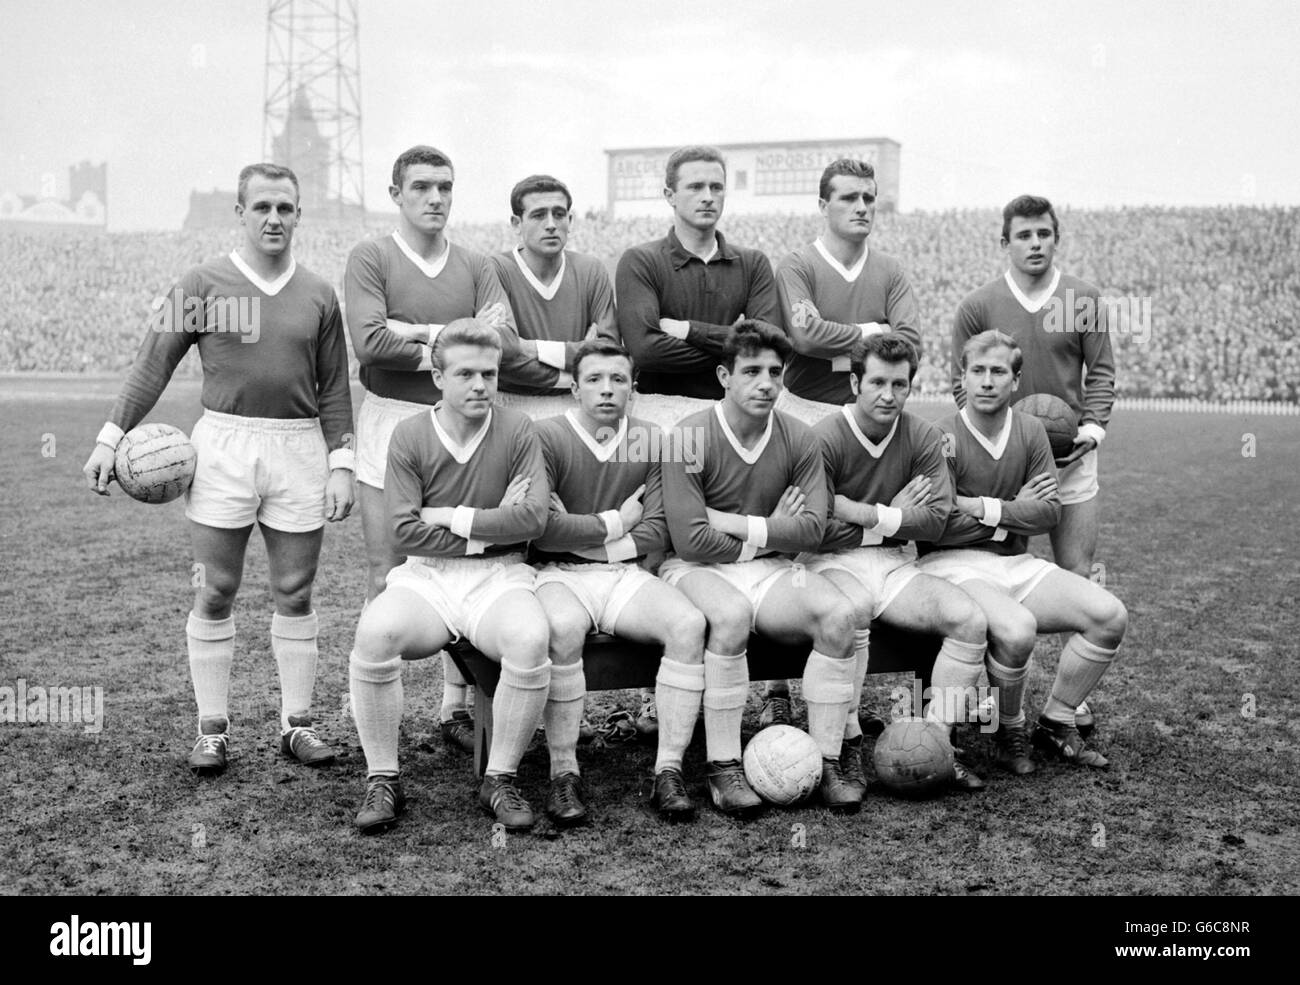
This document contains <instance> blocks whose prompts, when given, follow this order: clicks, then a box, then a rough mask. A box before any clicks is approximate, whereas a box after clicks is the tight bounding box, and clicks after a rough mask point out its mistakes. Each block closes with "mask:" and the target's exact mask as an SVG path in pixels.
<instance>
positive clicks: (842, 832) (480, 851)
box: [0, 378, 1300, 895]
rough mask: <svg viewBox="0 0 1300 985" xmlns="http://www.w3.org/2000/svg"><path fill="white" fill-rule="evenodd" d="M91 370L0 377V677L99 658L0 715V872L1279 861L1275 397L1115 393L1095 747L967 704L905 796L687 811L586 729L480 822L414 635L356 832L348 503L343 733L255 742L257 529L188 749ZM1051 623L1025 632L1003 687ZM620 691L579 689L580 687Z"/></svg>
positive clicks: (330, 589) (1289, 674) (1281, 644)
mask: <svg viewBox="0 0 1300 985" xmlns="http://www.w3.org/2000/svg"><path fill="white" fill-rule="evenodd" d="M114 386H115V384H111V385H102V384H95V383H93V382H92V383H80V382H78V383H74V384H54V383H31V382H25V381H18V380H15V379H13V378H8V379H4V380H0V415H3V421H4V427H3V428H2V429H0V461H3V463H4V470H3V473H0V493H2V496H3V502H4V503H5V508H4V512H3V514H2V519H0V524H2V526H0V535H2V537H3V540H2V541H0V557H2V558H3V560H2V561H0V568H2V569H3V572H4V575H3V581H2V582H0V687H10V688H15V687H16V686H17V683H18V681H19V680H20V679H21V680H23V681H24V682H25V684H26V686H27V687H28V688H29V689H30V688H31V687H34V686H44V687H51V686H63V687H67V686H72V685H77V686H86V687H100V688H102V690H103V695H104V704H105V714H104V720H103V727H102V731H99V732H91V731H87V730H86V727H85V726H84V725H79V724H75V723H72V724H66V723H65V724H44V723H36V724H16V723H15V724H0V789H3V790H4V791H5V796H4V797H3V798H0V856H2V857H3V858H4V859H5V864H4V865H3V867H0V891H3V892H6V893H165V894H189V893H217V894H236V893H311V894H318V893H384V892H400V893H442V892H446V893H520V892H524V893H531V892H536V893H563V894H576V893H773V892H787V893H809V892H820V893H960V894H965V893H1065V894H1084V893H1089V894H1119V893H1138V894H1152V893H1154V894H1209V893H1214V894H1220V893H1221V894H1249V895H1257V894H1263V893H1295V892H1297V891H1298V890H1300V863H1297V861H1296V860H1297V859H1298V858H1300V837H1298V836H1297V835H1296V832H1297V831H1300V794H1298V793H1297V789H1296V784H1295V777H1296V776H1297V775H1300V756H1298V755H1297V753H1298V750H1300V735H1298V729H1297V719H1296V715H1295V708H1296V706H1297V701H1298V699H1300V694H1298V693H1297V692H1298V691H1300V687H1298V684H1300V660H1297V657H1298V656H1300V647H1298V646H1297V643H1296V640H1297V636H1298V635H1300V606H1298V605H1297V599H1300V564H1298V563H1297V560H1296V559H1297V557H1298V556H1300V505H1298V500H1297V497H1296V495H1295V482H1296V474H1297V472H1296V470H1297V463H1300V425H1298V424H1297V419H1295V418H1282V417H1259V418H1244V417H1241V416H1229V415H1210V414H1202V415H1180V414H1161V413H1149V412H1147V413H1139V412H1123V411H1121V412H1118V413H1117V414H1116V416H1115V420H1114V421H1113V423H1112V427H1111V431H1110V436H1109V437H1108V439H1107V442H1106V447H1105V450H1104V459H1103V463H1104V464H1103V469H1102V478H1103V483H1104V486H1103V496H1104V500H1103V503H1104V510H1105V520H1104V523H1103V527H1102V532H1101V547H1100V550H1099V554H1098V561H1099V562H1100V563H1101V564H1103V565H1104V574H1105V579H1106V584H1107V586H1108V587H1109V588H1111V589H1112V590H1113V591H1115V592H1116V593H1117V594H1118V595H1119V596H1120V598H1122V599H1123V601H1124V602H1125V604H1126V605H1127V606H1128V609H1129V613H1130V629H1129V635H1128V639H1127V642H1126V644H1125V646H1124V649H1123V650H1122V651H1121V656H1120V660H1119V662H1118V663H1117V664H1116V666H1115V667H1114V668H1113V670H1112V672H1111V673H1110V674H1109V675H1108V677H1107V678H1106V680H1105V681H1104V682H1103V685H1102V687H1101V690H1100V692H1099V694H1098V695H1097V697H1096V700H1095V701H1094V706H1095V709H1096V711H1097V714H1098V718H1099V721H1100V726H1099V732H1098V739H1097V742H1098V745H1099V747H1100V748H1102V749H1103V750H1104V751H1105V752H1106V753H1107V755H1109V756H1110V758H1111V760H1112V762H1113V764H1114V765H1113V768H1112V769H1111V770H1110V771H1109V772H1106V773H1092V772H1086V771H1082V770H1077V769H1067V768H1064V767H1060V766H1049V767H1047V768H1045V769H1043V770H1042V771H1040V773H1038V774H1037V775H1034V776H1032V777H1029V778H1027V779H1020V780H1013V779H1011V778H1009V777H1007V776H1005V775H1003V774H999V773H998V772H997V771H996V770H994V769H993V768H992V767H991V765H990V763H989V761H988V756H989V753H990V749H989V746H988V742H987V739H986V738H985V737H982V736H975V737H974V738H973V741H972V748H973V750H974V752H975V754H976V758H977V761H978V762H979V764H980V765H981V766H982V767H984V772H985V775H986V776H988V778H989V780H990V785H989V789H988V790H987V791H986V792H985V793H984V794H982V795H978V796H973V797H971V796H967V797H958V796H955V795H951V796H946V797H942V798H940V799H937V800H933V801H925V802H920V803H915V802H907V801H901V800H896V799H894V798H892V797H890V796H887V795H886V794H885V793H884V792H883V791H882V789H881V788H880V787H879V786H878V785H874V784H873V786H872V790H871V792H870V794H869V796H868V799H867V802H866V804H865V806H864V809H863V811H862V813H861V814H860V815H857V816H854V817H848V818H840V817H832V816H831V815H829V814H827V813H826V812H825V811H824V810H822V809H821V808H819V807H816V806H806V807H802V808H798V809H794V810H788V811H776V810H774V811H771V812H770V813H768V814H766V815H765V816H763V817H762V818H760V819H758V820H756V821H753V822H750V823H747V824H740V823H736V822H733V821H730V820H726V819H724V818H722V817H720V816H719V815H717V814H715V813H712V812H711V811H709V810H707V809H705V810H702V811H701V814H700V817H699V819H698V820H697V821H696V822H694V823H693V824H687V825H676V826H668V825H665V824H662V823H660V822H659V821H658V820H657V819H656V817H655V816H654V815H653V813H652V812H651V811H650V810H649V809H648V808H647V806H646V796H647V794H648V789H649V776H650V769H651V767H652V764H653V750H652V749H651V748H649V747H646V746H639V745H610V746H604V745H602V744H600V743H597V744H596V745H593V746H589V747H584V748H583V750H582V751H581V752H580V757H581V761H582V764H583V769H584V773H585V778H586V784H587V788H588V791H589V793H590V799H591V805H592V808H593V815H594V818H593V823H592V824H591V825H590V827H588V828H585V829H579V830H576V831H566V832H563V833H559V832H556V831H554V830H553V829H551V828H550V827H549V826H548V825H546V824H545V823H542V824H540V825H539V827H538V829H537V831H535V832H534V833H533V834H531V835H524V836H507V835H505V834H504V833H503V832H499V831H494V830H493V826H492V823H491V819H490V818H488V817H486V816H484V815H483V814H481V813H480V812H479V810H478V807H477V804H476V802H475V799H474V793H475V790H476V783H475V779H474V777H473V776H472V771H471V768H470V765H469V763H468V760H467V759H466V758H465V757H463V756H460V755H457V754H453V753H451V752H449V751H448V750H447V749H446V748H445V747H444V746H443V745H442V743H441V741H440V739H439V738H438V736H437V734H436V732H437V730H436V712H437V700H438V695H439V683H440V681H439V674H440V668H439V666H438V665H437V661H423V662H419V663H415V664H412V665H410V666H408V668H407V671H406V695H407V715H406V722H405V725H404V729H403V738H402V746H401V752H402V757H403V770H404V777H405V785H406V792H407V795H408V798H409V801H410V803H409V805H408V808H407V811H406V814H405V815H404V817H403V819H402V821H401V823H400V824H399V825H398V826H397V827H395V828H394V829H393V830H392V831H390V832H388V833H387V834H385V835H383V836H380V837H376V838H362V837H359V836H358V835H357V834H356V833H355V832H354V830H353V828H352V823H351V822H352V816H353V814H354V812H355V810H356V806H357V803H358V801H359V799H360V796H361V794H362V791H363V785H364V784H363V778H364V763H363V760H362V757H361V751H360V748H359V746H358V743H357V737H356V731H355V728H354V727H353V725H352V723H351V721H350V720H349V719H347V718H346V717H345V716H344V714H343V712H342V708H341V699H342V694H343V692H344V690H345V683H346V656H347V651H348V648H349V645H350V642H351V633H352V630H353V627H354V626H355V623H356V618H357V614H358V611H359V608H360V601H361V597H362V591H363V588H362V583H363V569H362V563H361V560H360V558H361V556H362V555H361V530H360V525H359V523H358V522H357V521H356V519H352V520H350V521H348V522H347V523H345V524H343V525H341V526H331V527H330V529H329V530H328V532H327V536H326V540H325V549H324V552H323V555H322V561H321V573H320V576H319V579H318V582H317V588H316V608H317V611H318V612H319V613H320V618H321V648H322V659H321V665H320V678H319V684H318V689H317V711H318V719H319V722H320V724H321V732H322V734H323V735H324V736H325V737H326V738H328V739H329V740H330V741H332V742H333V743H334V744H335V746H336V747H337V748H339V749H340V750H341V751H342V752H343V753H344V756H343V758H342V759H341V760H340V762H339V764H338V765H337V766H335V767H334V768H333V769H327V770H322V771H315V772H313V771H309V770H306V769H303V768H301V767H298V766H296V765H294V764H291V763H289V762H287V761H285V760H283V759H282V758H281V757H280V754H279V748H278V746H279V744H278V736H277V731H278V730H277V725H278V687H277V683H276V674H275V663H274V660H273V659H272V656H271V653H270V646H269V638H268V637H269V623H270V616H271V608H270V596H269V593H268V591H267V587H266V559H265V552H264V550H263V548H262V545H261V542H260V540H259V539H258V538H257V537H256V536H255V537H254V538H253V541H252V543H251V545H250V551H249V559H248V565H247V571H246V573H245V578H244V586H243V590H242V592H241V595H240V598H239V602H238V604H237V606H236V622H237V626H238V649H237V655H236V661H235V669H234V678H233V684H232V695H231V700H232V712H233V715H234V719H235V723H234V731H233V737H232V745H231V763H230V769H229V771H228V773H227V774H226V775H225V776H224V777H222V778H220V779H215V780H211V779H208V780H199V779H195V778H193V777H192V776H191V775H190V774H189V772H188V770H187V769H186V766H185V758H186V755H187V754H188V752H189V746H190V743H191V741H192V738H193V731H194V698H193V692H192V690H191V687H190V683H189V675H188V666H187V663H186V659H185V646H184V619H185V613H186V612H187V611H188V610H189V608H190V601H191V591H192V590H191V588H190V579H191V572H190V567H189V563H190V562H189V558H188V544H187V534H186V521H185V519H184V515H183V507H182V506H181V504H180V503H173V504H170V505H168V506H145V505H142V504H139V503H135V502H133V501H131V500H129V499H128V498H127V497H126V496H125V495H123V494H122V493H121V492H120V491H119V490H117V489H116V487H114V494H113V496H112V497H111V498H110V499H108V500H100V499H98V498H97V497H94V496H92V495H90V494H89V492H87V490H86V489H85V488H84V482H83V480H82V478H81V476H80V469H81V466H82V464H83V463H84V461H85V458H86V456H87V454H88V453H89V450H90V446H91V443H92V441H93V438H94V435H95V433H96V431H97V430H98V427H99V425H100V423H102V421H103V419H104V417H105V412H106V410H107V404H108V402H109V399H110V397H111V393H112V390H113V388H114ZM87 391H89V393H90V394H92V395H90V396H87V395H86V394H87ZM94 394H97V395H94ZM913 409H914V410H917V411H918V412H920V413H922V414H924V415H925V416H928V417H935V416H938V415H939V414H940V413H946V412H947V407H946V406H944V405H941V404H937V403H935V404H920V405H915V406H914V407H913ZM197 414H198V399H197V389H196V388H195V387H194V386H192V385H187V384H179V383H178V384H176V385H174V386H173V387H172V389H171V390H169V392H168V394H167V396H166V397H165V398H164V399H163V401H162V402H161V403H160V404H159V406H158V407H157V408H156V410H155V411H154V413H153V414H151V415H150V418H149V419H150V420H160V421H165V422H167V423H171V424H175V425H178V426H180V427H182V428H185V429H186V430H188V429H189V427H190V426H191V425H192V423H193V422H194V420H195V418H196V416H197ZM1036 546H1039V545H1036ZM1042 546H1044V548H1045V545H1042ZM1054 646H1055V642H1054V641H1053V640H1049V639H1044V640H1043V641H1041V642H1040V645H1039V649H1038V652H1037V656H1036V666H1035V669H1034V672H1033V676H1032V680H1031V686H1030V691H1029V695H1028V703H1029V707H1030V709H1031V713H1032V711H1033V710H1036V709H1037V708H1038V706H1039V705H1040V704H1041V702H1042V700H1043V698H1044V695H1045V691H1046V688H1047V686H1048V683H1049V677H1048V671H1047V669H1045V668H1051V667H1054V666H1055V652H1054V649H1053V648H1054ZM902 683H904V680H903V678H900V677H887V678H883V679H882V678H873V679H872V681H871V690H872V691H873V692H874V700H875V701H876V702H877V704H879V705H880V706H882V707H883V706H887V705H888V704H889V702H890V691H891V689H892V688H894V687H896V686H898V685H900V684H902ZM633 700H634V696H632V695H630V694H602V695H599V696H596V697H594V699H593V701H592V708H591V711H592V713H593V717H594V718H595V719H596V720H597V721H598V722H599V721H600V720H601V719H602V718H603V716H604V715H606V714H608V712H610V711H611V710H612V709H613V708H614V707H615V705H616V704H618V703H619V702H621V703H622V705H623V706H624V707H631V706H632V703H633ZM756 710H757V709H756V705H755V706H754V707H751V713H750V715H749V716H748V717H747V719H746V725H747V727H752V726H753V724H754V713H755V712H756ZM90 727H91V728H92V729H93V728H94V726H93V725H91V726H90ZM702 756H703V753H702V749H701V748H700V747H699V744H698V743H697V745H695V746H692V749H691V752H690V754H689V755H688V759H687V772H688V775H689V777H690V778H691V779H692V781H693V788H694V792H695V793H696V795H697V796H698V797H699V798H700V799H701V800H702V799H703V797H704V788H703V783H702V776H703V763H702ZM545 778H546V761H545V753H544V751H543V750H541V749H538V748H535V749H534V750H533V751H532V752H530V753H529V755H528V757H527V758H526V759H525V761H524V765H523V769H522V771H521V783H522V786H523V788H524V790H525V791H526V792H528V793H529V794H531V795H533V801H534V804H535V806H537V807H538V808H540V807H541V804H542V800H543V796H544V783H545Z"/></svg>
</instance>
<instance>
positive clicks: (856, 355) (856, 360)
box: [849, 332, 921, 380]
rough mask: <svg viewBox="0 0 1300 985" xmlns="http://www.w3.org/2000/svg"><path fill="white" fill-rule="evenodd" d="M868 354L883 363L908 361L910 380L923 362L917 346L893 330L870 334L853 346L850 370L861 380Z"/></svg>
mask: <svg viewBox="0 0 1300 985" xmlns="http://www.w3.org/2000/svg"><path fill="white" fill-rule="evenodd" d="M867 356H875V357H876V358H877V359H879V360H880V361H881V362H882V363H901V362H906V363H907V378H908V380H912V379H914V378H915V377H916V368H917V366H919V365H920V364H921V360H920V357H918V356H917V354H916V347H915V346H914V345H912V343H911V342H909V341H908V340H907V339H905V338H903V336H901V335H896V334H894V333H893V332H880V333H878V334H876V335H868V336H867V337H866V338H865V339H863V340H862V341H861V342H859V343H858V344H857V345H855V346H854V347H853V352H852V353H850V354H849V372H850V373H852V374H854V375H855V376H856V377H857V378H858V379H859V380H860V379H862V375H863V374H864V373H865V372H866V371H867Z"/></svg>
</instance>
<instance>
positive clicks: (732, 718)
mask: <svg viewBox="0 0 1300 985" xmlns="http://www.w3.org/2000/svg"><path fill="white" fill-rule="evenodd" d="M748 698H749V661H748V659H747V654H746V651H744V650H741V651H740V652H739V653H714V652H713V651H712V650H708V649H706V650H705V651H704V738H705V743H706V745H707V747H708V757H709V761H710V762H713V763H725V762H729V761H731V760H733V759H736V760H738V759H740V721H741V719H742V718H743V717H744V715H745V701H746V700H747V699H748ZM660 727H661V728H662V726H660Z"/></svg>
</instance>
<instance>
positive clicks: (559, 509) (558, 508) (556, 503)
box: [551, 493, 569, 514]
mask: <svg viewBox="0 0 1300 985" xmlns="http://www.w3.org/2000/svg"><path fill="white" fill-rule="evenodd" d="M551 512H552V513H566V514H567V513H568V512H569V511H568V510H567V509H565V506H564V500H562V499H560V496H559V493H551Z"/></svg>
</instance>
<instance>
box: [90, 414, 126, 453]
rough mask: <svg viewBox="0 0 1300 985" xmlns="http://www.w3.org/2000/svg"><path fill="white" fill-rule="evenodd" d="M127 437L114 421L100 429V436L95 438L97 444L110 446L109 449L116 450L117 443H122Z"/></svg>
mask: <svg viewBox="0 0 1300 985" xmlns="http://www.w3.org/2000/svg"><path fill="white" fill-rule="evenodd" d="M125 435H126V432H125V431H123V430H122V429H121V428H120V427H118V426H117V425H116V424H114V423H113V422H112V421H108V422H106V423H105V424H104V426H103V427H102V428H100V429H99V434H98V435H96V436H95V444H97V445H108V447H110V448H114V449H116V448H117V443H118V442H119V441H121V440H122V438H123V437H125Z"/></svg>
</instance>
